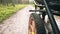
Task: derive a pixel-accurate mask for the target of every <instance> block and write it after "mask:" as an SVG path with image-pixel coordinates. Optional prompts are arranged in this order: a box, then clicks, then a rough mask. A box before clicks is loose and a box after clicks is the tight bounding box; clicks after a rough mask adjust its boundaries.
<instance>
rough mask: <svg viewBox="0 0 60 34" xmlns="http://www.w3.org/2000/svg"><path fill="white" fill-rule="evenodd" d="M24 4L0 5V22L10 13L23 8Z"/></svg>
mask: <svg viewBox="0 0 60 34" xmlns="http://www.w3.org/2000/svg"><path fill="white" fill-rule="evenodd" d="M25 6H26V5H24V4H20V5H15V7H13V6H0V23H1V22H3V20H5V19H7V18H9V17H10V16H11V15H12V14H14V13H16V12H17V11H18V10H20V9H22V8H24V7H25Z"/></svg>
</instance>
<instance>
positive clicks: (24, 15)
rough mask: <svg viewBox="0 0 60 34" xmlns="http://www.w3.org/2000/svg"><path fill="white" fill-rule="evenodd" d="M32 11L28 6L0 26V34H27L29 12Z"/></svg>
mask: <svg viewBox="0 0 60 34" xmlns="http://www.w3.org/2000/svg"><path fill="white" fill-rule="evenodd" d="M31 9H34V8H33V7H32V6H31V5H28V6H27V7H25V8H24V9H22V10H20V11H18V12H17V13H16V14H14V15H12V16H11V17H10V18H9V19H7V20H5V21H4V22H3V24H0V34H28V21H29V15H30V13H29V10H31Z"/></svg>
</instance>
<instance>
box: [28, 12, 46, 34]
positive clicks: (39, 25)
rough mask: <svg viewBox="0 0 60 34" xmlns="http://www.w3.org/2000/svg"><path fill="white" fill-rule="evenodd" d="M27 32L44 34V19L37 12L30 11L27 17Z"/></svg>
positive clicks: (29, 33)
mask: <svg viewBox="0 0 60 34" xmlns="http://www.w3.org/2000/svg"><path fill="white" fill-rule="evenodd" d="M28 27H29V28H28V34H46V31H45V27H44V21H43V20H42V19H41V18H40V17H39V15H38V14H35V13H32V14H31V15H30V18H29V26H28Z"/></svg>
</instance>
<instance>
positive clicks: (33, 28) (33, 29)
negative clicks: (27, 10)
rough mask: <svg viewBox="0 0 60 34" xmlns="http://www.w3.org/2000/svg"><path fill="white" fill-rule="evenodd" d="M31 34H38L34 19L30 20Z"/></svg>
mask: <svg viewBox="0 0 60 34" xmlns="http://www.w3.org/2000/svg"><path fill="white" fill-rule="evenodd" d="M28 30H29V34H36V27H35V21H34V19H33V17H30V18H29V29H28Z"/></svg>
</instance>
